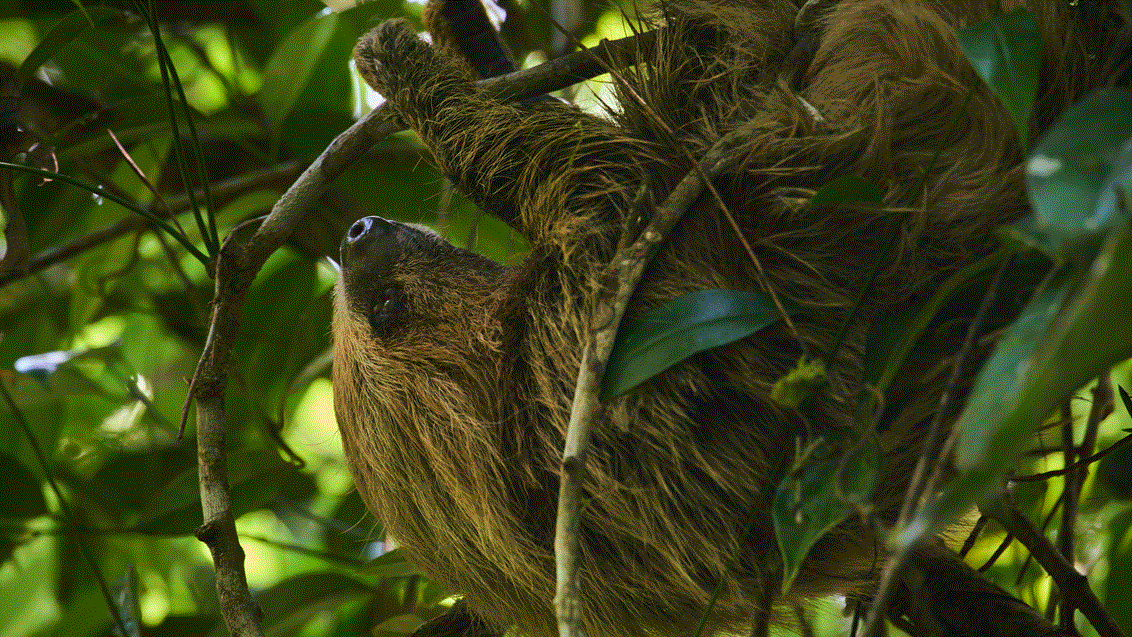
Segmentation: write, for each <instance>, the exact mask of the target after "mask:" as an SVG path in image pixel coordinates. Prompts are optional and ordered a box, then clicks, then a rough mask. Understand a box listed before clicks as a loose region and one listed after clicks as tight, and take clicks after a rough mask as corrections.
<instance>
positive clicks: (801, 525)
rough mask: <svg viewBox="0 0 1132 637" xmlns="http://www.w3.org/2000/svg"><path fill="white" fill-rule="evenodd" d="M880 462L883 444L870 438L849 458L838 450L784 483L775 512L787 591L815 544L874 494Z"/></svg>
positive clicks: (775, 496) (778, 493)
mask: <svg viewBox="0 0 1132 637" xmlns="http://www.w3.org/2000/svg"><path fill="white" fill-rule="evenodd" d="M879 467H880V450H879V446H878V445H877V441H876V440H875V438H870V439H868V440H866V441H864V444H860V445H858V448H857V449H856V450H854V451H853V453H852V455H851V456H850V457H849V458H846V459H844V460H843V458H842V456H841V455H840V454H835V455H831V456H830V457H827V458H822V459H820V460H814V461H811V462H808V463H807V464H806V465H805V466H804V467H803V468H802V470H801V471H800V472H799V473H798V474H797V475H793V476H787V477H786V478H785V479H784V480H783V481H782V483H781V484H779V485H778V489H777V490H776V491H775V494H774V504H773V509H772V511H771V514H772V516H773V517H774V532H775V536H776V537H777V538H778V547H779V549H780V550H781V551H782V560H783V579H782V590H784V591H785V590H788V589H789V588H790V585H791V583H793V581H794V578H795V577H797V575H798V571H799V569H801V567H802V562H803V561H804V560H805V558H806V555H807V554H808V553H809V552H810V548H811V547H813V545H814V543H815V542H817V541H818V540H819V539H821V537H822V536H823V535H825V534H826V533H828V532H829V531H830V529H832V528H833V527H834V526H836V525H837V524H839V523H840V522H841V521H842V520H844V519H845V518H847V517H849V515H850V514H852V513H853V511H854V507H855V505H857V504H864V503H866V502H868V500H869V498H871V497H872V492H873V487H874V486H875V485H876V480H877V476H878V475H879ZM839 473H840V475H838V474H839ZM838 477H840V487H841V493H840V494H839V493H838V492H837V484H838V480H837V479H836V478H838Z"/></svg>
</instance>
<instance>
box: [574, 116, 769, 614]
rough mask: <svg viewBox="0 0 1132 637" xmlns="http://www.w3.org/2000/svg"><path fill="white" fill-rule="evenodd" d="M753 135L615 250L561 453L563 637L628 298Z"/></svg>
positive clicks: (683, 184)
mask: <svg viewBox="0 0 1132 637" xmlns="http://www.w3.org/2000/svg"><path fill="white" fill-rule="evenodd" d="M750 133H751V131H750V130H749V129H748V128H746V127H744V128H740V129H737V130H735V131H732V132H731V133H728V134H727V135H725V136H724V137H723V138H722V139H720V140H719V142H717V143H716V145H715V146H713V147H712V148H711V150H709V151H708V153H707V154H706V155H704V157H703V159H701V160H700V161H699V162H698V167H693V169H692V170H690V171H689V172H688V174H686V175H685V176H684V178H683V179H682V180H681V181H680V183H679V184H677V185H676V187H675V188H674V189H673V190H672V192H671V193H670V194H669V195H668V198H667V199H665V201H664V203H662V204H661V205H660V206H659V207H658V208H657V209H656V212H655V214H654V215H653V218H652V221H651V222H650V223H649V225H648V227H646V228H645V229H644V231H642V232H641V234H640V235H639V237H638V238H637V240H636V241H635V242H633V243H632V244H631V245H628V246H626V247H622V248H620V249H618V250H617V253H616V254H615V255H614V257H613V260H612V261H611V263H610V266H609V274H610V276H609V277H608V278H607V280H611V281H616V282H617V283H616V288H615V289H612V290H608V291H607V292H605V293H604V296H605V297H606V298H603V299H599V300H598V303H597V305H596V307H597V309H596V310H595V314H596V315H595V316H593V317H592V318H591V321H590V326H591V329H592V335H591V337H590V341H589V342H588V343H586V345H585V349H584V350H583V352H582V363H581V368H580V369H579V370H578V381H577V385H576V386H575V389H574V400H573V407H572V409H571V411H570V424H569V426H568V428H567V431H566V444H565V449H564V450H563V453H562V482H561V484H560V486H559V491H558V518H557V524H556V526H555V533H554V554H555V565H556V581H557V587H556V591H555V597H554V607H555V612H556V614H557V616H558V633H559V635H560V637H577V636H578V635H581V634H582V631H581V627H580V626H579V619H580V618H579V614H578V608H579V594H578V567H579V555H578V528H579V522H580V515H579V513H580V504H581V493H582V481H583V479H584V477H585V461H586V452H587V450H588V448H589V442H590V434H591V432H592V430H593V421H594V417H595V415H596V414H597V411H598V408H599V399H598V396H599V395H600V393H601V379H602V376H603V374H604V373H605V365H606V363H607V362H608V360H609V354H610V352H611V351H612V350H613V343H614V340H615V339H616V337H617V329H618V326H619V325H620V324H621V317H622V316H623V315H624V314H625V308H626V307H627V306H628V304H629V297H630V296H632V294H633V291H634V290H635V289H636V287H637V282H638V281H640V278H641V274H642V273H643V272H644V269H645V266H646V265H647V264H648V262H649V260H650V259H651V258H652V256H653V255H654V254H656V251H657V249H658V248H659V247H660V244H661V242H662V241H664V238H665V236H667V235H668V233H669V232H670V231H671V230H672V228H673V227H674V226H675V225H676V222H677V221H679V220H680V217H681V216H683V214H684V212H685V211H686V210H687V209H688V207H689V206H691V204H692V202H694V201H695V200H696V198H697V197H699V195H700V193H701V192H702V191H703V189H704V180H703V179H702V178H701V176H700V174H701V172H702V173H703V174H704V175H706V176H707V177H708V178H709V179H711V178H714V177H716V176H718V175H719V174H720V173H721V172H723V171H724V170H726V169H727V168H728V167H729V166H731V164H732V163H733V162H734V161H735V159H736V157H734V156H733V154H732V151H733V150H734V149H735V147H736V146H738V145H739V144H740V143H741V142H742V140H743V139H744V138H745V137H746V136H748V135H749V134H750Z"/></svg>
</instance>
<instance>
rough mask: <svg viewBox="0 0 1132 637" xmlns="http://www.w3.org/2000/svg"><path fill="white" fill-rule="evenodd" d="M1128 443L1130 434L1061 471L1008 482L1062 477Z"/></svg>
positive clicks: (1035, 474) (1014, 478)
mask: <svg viewBox="0 0 1132 637" xmlns="http://www.w3.org/2000/svg"><path fill="white" fill-rule="evenodd" d="M1129 442H1132V434H1128V435H1127V436H1124V437H1123V438H1121V439H1120V440H1117V441H1116V442H1114V443H1112V444H1111V445H1109V446H1107V447H1105V448H1104V449H1101V450H1100V451H1098V452H1096V453H1094V454H1093V455H1091V456H1089V457H1088V458H1081V459H1080V460H1078V461H1077V462H1074V463H1073V464H1071V465H1069V466H1068V467H1062V468H1061V469H1053V470H1052V471H1043V472H1042V473H1034V474H1031V475H1028V476H1014V477H1013V478H1010V481H1011V482H1040V481H1042V480H1049V479H1050V478H1053V477H1055V476H1060V475H1064V474H1065V473H1067V472H1069V471H1073V470H1075V469H1077V468H1078V467H1087V466H1089V465H1091V464H1093V463H1094V462H1096V461H1097V460H1100V459H1101V458H1103V457H1105V456H1107V455H1108V454H1110V453H1112V452H1114V451H1116V450H1117V449H1120V448H1121V447H1123V446H1124V445H1126V444H1128V443H1129Z"/></svg>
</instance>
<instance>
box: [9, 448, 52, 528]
mask: <svg viewBox="0 0 1132 637" xmlns="http://www.w3.org/2000/svg"><path fill="white" fill-rule="evenodd" d="M0 476H4V497H2V498H0V518H15V519H22V518H35V517H39V516H41V515H45V514H46V513H47V502H46V501H45V500H44V499H43V487H42V485H41V484H40V482H39V479H38V478H36V477H35V474H33V473H32V472H31V471H30V470H28V468H27V467H25V466H24V465H23V463H22V462H20V461H19V460H17V459H16V458H14V457H12V456H9V455H8V454H6V453H2V452H0Z"/></svg>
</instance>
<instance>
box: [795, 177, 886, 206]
mask: <svg viewBox="0 0 1132 637" xmlns="http://www.w3.org/2000/svg"><path fill="white" fill-rule="evenodd" d="M883 199H884V197H883V195H881V192H880V188H877V187H876V184H874V183H873V182H871V181H869V180H868V179H865V178H864V177H857V176H856V175H845V176H844V177H838V178H837V179H834V180H833V181H831V182H829V183H827V184H825V185H824V186H822V187H821V188H818V191H817V192H815V193H814V196H813V197H810V205H812V206H825V205H831V204H837V203H871V204H878V205H879V204H880V203H882V201H883Z"/></svg>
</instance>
